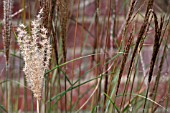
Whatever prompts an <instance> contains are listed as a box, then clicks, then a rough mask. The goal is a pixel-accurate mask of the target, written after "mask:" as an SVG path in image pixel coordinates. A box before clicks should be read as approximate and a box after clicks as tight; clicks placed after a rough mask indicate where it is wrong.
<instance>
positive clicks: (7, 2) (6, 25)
mask: <svg viewBox="0 0 170 113" xmlns="http://www.w3.org/2000/svg"><path fill="white" fill-rule="evenodd" d="M3 10H4V18H3V32H2V37H3V44H4V53H5V58H6V66H8V62H9V49H10V39H11V24H12V23H11V19H12V18H11V12H12V0H4V1H3Z"/></svg>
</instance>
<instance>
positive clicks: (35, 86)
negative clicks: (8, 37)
mask: <svg viewBox="0 0 170 113" xmlns="http://www.w3.org/2000/svg"><path fill="white" fill-rule="evenodd" d="M42 14H43V9H41V10H40V12H39V14H38V15H37V18H36V19H35V20H34V21H32V28H31V35H29V33H28V32H27V30H26V26H25V25H23V24H21V25H20V26H19V27H18V29H17V31H18V43H19V46H20V49H21V53H22V56H23V58H24V61H25V66H24V69H23V71H24V72H25V75H26V79H27V83H28V85H29V86H30V88H31V90H32V91H33V93H34V97H35V98H37V99H38V100H40V99H41V92H42V84H43V78H44V74H45V70H46V69H47V68H48V65H49V60H50V58H51V45H50V39H49V38H48V36H47V34H48V31H47V29H46V28H45V27H44V26H43V25H42V18H43V17H42Z"/></svg>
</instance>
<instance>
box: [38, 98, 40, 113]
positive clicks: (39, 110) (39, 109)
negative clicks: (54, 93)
mask: <svg viewBox="0 0 170 113" xmlns="http://www.w3.org/2000/svg"><path fill="white" fill-rule="evenodd" d="M37 113H40V103H39V100H38V99H37Z"/></svg>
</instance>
